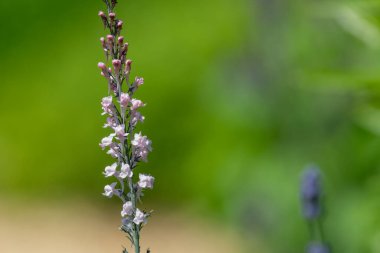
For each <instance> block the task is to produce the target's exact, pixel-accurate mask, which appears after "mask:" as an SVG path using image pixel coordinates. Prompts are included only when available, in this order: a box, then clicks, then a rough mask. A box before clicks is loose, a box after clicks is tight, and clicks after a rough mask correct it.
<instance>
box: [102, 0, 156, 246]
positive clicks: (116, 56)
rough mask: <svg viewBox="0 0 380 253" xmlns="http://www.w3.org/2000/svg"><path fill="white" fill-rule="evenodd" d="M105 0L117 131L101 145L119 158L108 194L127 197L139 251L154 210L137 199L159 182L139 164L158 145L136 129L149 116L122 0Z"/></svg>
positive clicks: (110, 172) (108, 171)
mask: <svg viewBox="0 0 380 253" xmlns="http://www.w3.org/2000/svg"><path fill="white" fill-rule="evenodd" d="M103 2H104V3H105V4H106V7H107V13H105V12H103V11H100V12H99V17H100V18H101V20H102V22H103V25H104V28H105V29H106V30H107V31H108V32H109V34H108V35H107V36H106V37H105V38H104V37H102V38H100V41H101V45H102V48H103V51H104V53H105V57H106V63H103V62H99V63H98V67H99V68H100V69H101V75H102V76H104V77H105V79H106V80H107V83H108V96H106V97H104V98H103V99H102V101H101V105H102V109H103V113H102V115H106V116H107V121H106V123H105V125H104V127H105V128H109V129H110V130H111V131H112V132H111V134H110V135H109V136H107V137H104V138H103V139H102V140H101V143H100V147H101V148H102V149H103V150H105V149H107V154H109V155H110V156H111V157H112V158H114V159H115V162H114V163H113V164H111V165H109V166H107V167H106V168H105V170H104V173H103V174H104V176H105V177H112V178H113V179H114V180H116V182H113V183H111V184H109V185H106V186H105V187H104V193H103V195H104V196H106V197H108V198H111V197H113V196H116V197H118V198H120V200H121V201H122V203H123V207H122V211H121V216H122V220H121V227H120V229H121V231H123V232H125V233H126V236H127V237H128V238H129V240H130V241H131V242H132V244H133V246H134V249H135V253H140V231H141V229H142V227H143V226H144V225H145V224H146V223H147V218H148V217H149V216H150V212H145V211H142V210H140V209H139V208H138V207H137V203H138V201H139V200H140V198H141V196H142V195H143V193H142V192H143V190H144V189H152V188H153V183H154V178H153V177H152V176H150V175H147V174H138V176H137V173H136V167H137V166H138V164H139V163H140V162H147V157H148V154H149V152H150V151H152V147H151V141H150V140H149V139H148V138H147V137H146V136H144V135H142V134H141V132H139V133H136V132H135V130H136V125H137V123H139V122H143V121H144V116H142V115H141V114H140V112H139V110H140V108H141V107H143V106H145V104H144V103H143V102H142V101H140V100H138V99H136V98H134V94H135V92H136V91H137V90H138V88H139V87H140V86H141V85H142V84H143V82H144V80H143V78H141V77H136V78H135V79H134V81H133V82H131V81H130V72H131V65H132V61H131V60H129V59H127V51H128V43H125V42H124V38H123V36H120V32H121V30H122V27H123V22H122V21H121V20H119V19H118V18H116V14H115V12H114V8H115V5H116V4H117V1H116V0H103ZM107 63H108V64H109V65H112V68H111V67H108V66H107ZM137 177H138V179H136V178H137ZM123 252H124V253H127V250H126V249H124V250H123ZM148 252H149V250H148Z"/></svg>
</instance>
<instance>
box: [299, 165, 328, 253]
mask: <svg viewBox="0 0 380 253" xmlns="http://www.w3.org/2000/svg"><path fill="white" fill-rule="evenodd" d="M300 191H301V202H302V209H303V215H304V217H305V219H306V220H307V221H308V223H309V226H310V229H311V231H310V232H311V236H312V241H311V242H310V243H309V245H308V246H307V248H306V252H307V253H329V252H330V250H329V247H328V246H327V244H326V243H325V241H324V236H323V227H322V223H321V220H320V219H321V215H322V203H321V202H322V201H321V199H322V185H321V173H320V170H319V168H318V167H317V166H315V165H310V166H308V167H307V168H306V169H305V171H304V173H303V175H302V181H301V189H300Z"/></svg>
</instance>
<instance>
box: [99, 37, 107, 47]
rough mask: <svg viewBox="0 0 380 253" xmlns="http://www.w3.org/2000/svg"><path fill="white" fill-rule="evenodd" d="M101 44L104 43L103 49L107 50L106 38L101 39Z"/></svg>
mask: <svg viewBox="0 0 380 253" xmlns="http://www.w3.org/2000/svg"><path fill="white" fill-rule="evenodd" d="M100 42H101V43H102V47H103V48H106V41H105V39H104V37H101V38H100Z"/></svg>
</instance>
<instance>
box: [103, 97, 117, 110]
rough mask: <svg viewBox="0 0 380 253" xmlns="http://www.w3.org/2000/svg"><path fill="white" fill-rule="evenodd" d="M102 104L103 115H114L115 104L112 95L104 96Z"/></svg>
mask: <svg viewBox="0 0 380 253" xmlns="http://www.w3.org/2000/svg"><path fill="white" fill-rule="evenodd" d="M101 104H102V109H103V113H102V115H104V114H109V115H112V114H113V106H114V105H113V103H112V96H109V97H104V98H102V102H101Z"/></svg>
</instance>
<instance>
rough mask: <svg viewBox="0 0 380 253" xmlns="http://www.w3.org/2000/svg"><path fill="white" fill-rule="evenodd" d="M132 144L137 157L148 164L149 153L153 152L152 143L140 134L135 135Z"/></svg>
mask: <svg viewBox="0 0 380 253" xmlns="http://www.w3.org/2000/svg"><path fill="white" fill-rule="evenodd" d="M131 144H132V146H133V150H134V154H135V157H136V158H138V159H139V160H143V161H145V162H146V161H147V157H148V154H149V152H150V151H152V146H151V145H152V142H151V141H150V140H149V139H148V138H147V137H146V136H142V135H141V132H140V133H138V134H135V136H134V139H133V140H132V141H131Z"/></svg>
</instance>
